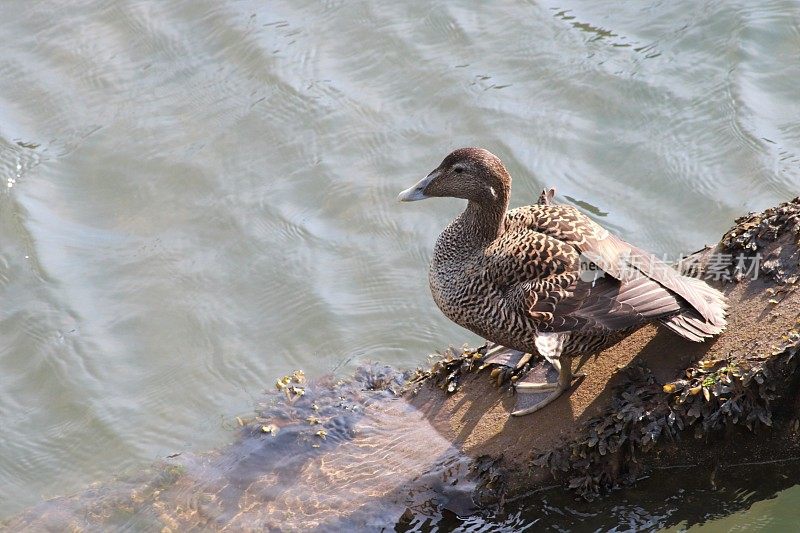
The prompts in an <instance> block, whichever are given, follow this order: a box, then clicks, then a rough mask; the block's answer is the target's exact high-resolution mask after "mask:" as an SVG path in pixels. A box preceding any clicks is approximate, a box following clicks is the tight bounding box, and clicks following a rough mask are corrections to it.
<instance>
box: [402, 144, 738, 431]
mask: <svg viewBox="0 0 800 533" xmlns="http://www.w3.org/2000/svg"><path fill="white" fill-rule="evenodd" d="M510 194H511V176H510V174H509V172H508V170H507V169H506V167H505V165H504V164H503V163H502V161H501V160H500V158H498V157H497V156H496V155H494V154H492V153H491V152H489V151H488V150H485V149H483V148H477V147H469V148H459V149H457V150H455V151H453V152H452V153H450V154H449V155H447V157H445V158H444V160H442V162H441V164H439V166H438V167H436V168H435V169H434V170H432V171H431V172H430V173H429V174H427V175H426V176H425V177H424V178H422V179H421V180H419V181H418V182H417V183H415V184H414V185H412V186H411V187H409V188H408V189H406V190H404V191H402V192H401V193H400V194H399V196H398V200H399V201H401V202H413V201H419V200H426V199H429V198H437V197H452V198H460V199H463V200H466V202H467V205H466V208H465V209H464V211H463V212H462V213H461V214H460V215H459V216H458V217H456V218H455V220H453V221H452V222H450V224H449V225H448V226H447V227H446V228H445V229H444V230H443V231H442V233H441V234H440V235H439V237H438V239H437V240H436V244H435V246H434V248H433V256H432V259H431V262H430V268H429V271H428V282H429V285H430V290H431V294H432V295H433V300H434V302H435V303H436V305H437V306H438V307H439V309H440V310H441V311H442V313H444V315H445V316H446V317H447V318H449V319H450V320H452V321H453V322H455V323H456V324H458V325H460V326H462V327H464V328H466V329H468V330H470V331H472V332H473V333H475V334H477V335H480V336H481V337H483V338H485V339H487V340H488V341H490V342H491V343H492V345H493V346H495V347H494V348H493V349H492V350H491V352H496V351H499V350H512V351H515V352H517V353H520V354H525V355H526V357H528V358H529V357H530V356H531V355H532V354H538V355H540V356H542V357H543V358H544V359H545V360H547V361H548V362H549V363H550V364H551V365H552V366H553V368H554V369H555V370H556V371H557V373H558V379H557V380H556V381H555V382H549V381H546V382H535V381H534V382H525V381H524V380H522V381H518V382H516V384H515V385H514V387H515V390H516V392H517V393H520V394H540V395H541V394H542V393H546V396H544V399H542V400H541V401H539V402H538V403H535V404H534V405H532V406H528V407H525V408H524V409H518V410H515V411H513V412H512V413H511V414H512V415H514V416H523V415H527V414H531V413H534V412H536V411H539V410H540V409H542V408H544V407H545V406H547V405H549V404H550V403H552V402H553V401H555V400H556V399H557V398H558V397H559V396H560V395H561V394H563V393H564V392H565V391H567V390H569V389H570V388H571V386H572V384H573V382H574V381H575V379H576V378H578V377H579V375H575V374H574V373H573V371H572V359H573V358H574V357H577V356H587V355H594V354H598V353H599V352H600V351H602V350H603V349H605V348H607V347H609V346H611V345H613V344H615V343H617V342H619V341H620V340H621V339H623V338H624V337H625V336H627V335H630V334H631V333H633V332H634V331H636V330H637V329H639V328H640V327H642V326H644V325H645V324H649V323H653V322H655V323H659V324H662V325H663V326H665V327H666V328H667V329H669V330H670V331H672V332H673V333H675V334H677V335H679V336H681V337H683V338H685V339H688V340H690V341H693V342H703V341H705V340H707V339H709V338H712V337H714V336H716V335H719V334H720V333H721V332H722V331H723V330H724V329H725V326H726V310H727V302H726V300H725V297H724V296H723V294H722V293H721V292H720V291H718V290H717V289H715V288H713V287H711V286H710V285H708V284H707V283H705V282H704V281H702V280H700V279H697V278H693V277H689V276H686V275H682V274H681V273H680V272H678V270H676V269H675V268H673V267H672V266H671V265H669V264H668V263H666V262H664V261H661V260H659V259H658V258H656V257H655V256H654V255H653V254H652V253H649V252H647V251H645V250H643V249H641V248H639V247H637V246H634V245H633V244H630V243H628V242H626V241H625V240H623V239H622V238H620V237H619V236H617V235H614V234H613V233H611V232H609V231H608V230H607V229H605V228H604V227H602V226H601V225H600V224H598V223H597V222H595V221H594V220H592V219H591V218H589V217H588V216H586V215H585V214H583V213H582V212H581V211H579V210H578V209H577V208H576V207H574V206H571V205H565V204H559V203H556V202H555V201H554V200H553V196H554V190H552V189H551V190H550V191H544V192H543V193H542V196H541V197H540V199H539V202H537V204H535V205H527V206H524V207H518V208H515V209H511V210H509V208H508V206H509V199H510ZM488 355H489V354H487V356H488Z"/></svg>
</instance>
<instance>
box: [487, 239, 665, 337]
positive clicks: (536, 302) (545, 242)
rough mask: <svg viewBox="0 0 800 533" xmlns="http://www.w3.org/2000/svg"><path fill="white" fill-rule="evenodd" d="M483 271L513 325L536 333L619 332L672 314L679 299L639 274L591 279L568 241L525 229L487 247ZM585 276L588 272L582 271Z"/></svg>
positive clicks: (500, 307)
mask: <svg viewBox="0 0 800 533" xmlns="http://www.w3.org/2000/svg"><path fill="white" fill-rule="evenodd" d="M484 259H485V261H484V267H485V270H484V273H485V276H486V277H487V279H488V280H489V281H491V284H492V286H494V287H497V288H498V292H499V294H498V297H497V298H496V299H495V301H494V304H495V305H497V306H498V309H499V314H500V316H503V315H506V316H507V317H510V323H513V324H514V325H515V327H521V328H524V327H525V326H524V322H527V321H530V320H532V321H533V322H534V323H535V327H536V328H537V330H538V331H542V332H564V331H576V330H581V331H589V330H590V331H593V332H597V333H601V332H602V331H619V330H625V329H628V328H631V327H635V326H638V325H641V324H643V323H645V322H647V321H650V320H653V319H656V318H661V317H664V316H667V315H670V314H674V313H676V312H678V311H679V310H680V309H681V306H680V303H679V302H678V299H677V298H676V297H675V296H674V295H673V294H671V293H670V292H669V291H667V290H665V289H664V288H663V287H661V286H660V285H659V284H658V283H655V282H654V281H652V280H650V279H648V278H646V277H644V276H640V278H639V279H637V280H633V281H630V282H620V281H619V280H616V279H614V278H611V277H607V276H606V277H598V278H595V277H594V276H593V275H592V274H591V273H587V271H585V270H582V269H581V263H580V261H581V260H580V254H579V253H578V251H577V250H576V249H575V247H574V246H572V245H571V244H569V243H566V242H563V241H560V240H558V239H556V238H554V237H551V236H549V235H546V234H544V233H541V232H537V231H531V230H528V229H525V228H519V227H518V228H517V229H516V230H511V231H507V232H506V233H504V234H503V235H502V236H501V237H500V238H499V239H498V240H497V241H495V242H494V243H493V244H492V245H491V246H490V247H489V248H488V249H487V251H486V255H485V258H484ZM587 274H588V275H587Z"/></svg>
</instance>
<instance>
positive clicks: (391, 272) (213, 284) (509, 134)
mask: <svg viewBox="0 0 800 533" xmlns="http://www.w3.org/2000/svg"><path fill="white" fill-rule="evenodd" d="M0 37H2V42H3V47H2V53H0V187H2V191H0V427H1V428H2V433H1V436H0V519H2V518H4V517H8V516H12V515H14V514H16V513H18V512H20V511H21V510H23V509H25V508H27V507H30V506H31V505H33V504H35V503H37V502H39V501H41V500H42V499H43V498H49V497H52V496H56V495H61V494H69V493H73V492H75V491H78V490H80V489H81V488H83V487H85V486H87V485H88V484H89V483H91V482H93V481H97V480H106V479H110V478H112V477H113V476H114V475H115V473H117V472H120V471H124V470H130V469H136V468H138V467H140V466H142V465H148V464H150V463H151V462H152V461H153V460H155V459H157V458H159V457H163V456H165V455H166V454H169V453H172V452H176V451H192V450H193V451H202V450H205V449H211V448H214V447H218V446H221V445H224V444H225V443H227V442H229V441H230V440H231V439H232V431H231V429H230V424H228V423H227V422H229V421H230V420H231V419H232V418H233V417H234V416H235V415H237V414H241V413H247V412H249V411H250V410H251V409H252V406H253V404H254V402H255V400H256V399H257V398H258V397H259V396H260V394H261V391H262V390H264V389H265V388H269V387H271V386H272V383H273V382H274V378H275V377H276V376H277V375H280V374H284V373H287V372H290V371H291V370H294V369H296V368H302V369H304V370H305V372H306V373H307V374H308V375H310V376H319V375H322V374H324V373H327V372H331V371H337V372H340V373H347V372H348V370H349V369H352V368H353V367H354V366H355V365H357V364H359V363H362V362H365V361H369V360H378V361H381V362H384V363H388V364H391V365H394V366H397V367H412V366H414V365H416V364H418V363H421V362H422V361H423V360H424V356H425V354H427V353H429V352H430V351H432V350H434V349H437V348H441V347H443V346H446V345H447V344H449V343H459V344H460V343H461V342H464V341H475V340H476V339H475V337H474V336H473V335H471V334H469V333H468V332H466V331H465V330H462V329H461V328H459V327H457V326H455V325H453V324H451V323H449V322H448V321H447V319H445V318H444V317H443V316H442V315H441V314H440V313H439V311H438V310H437V309H436V307H435V305H434V304H433V302H432V300H431V298H430V296H429V293H428V289H427V278H426V269H427V261H428V258H429V255H430V252H431V248H432V245H433V242H434V240H435V238H436V236H437V234H438V233H439V231H440V230H441V229H442V228H443V227H444V225H445V224H446V223H447V222H448V221H449V220H450V219H451V218H452V217H453V216H454V215H455V214H456V213H457V212H458V210H459V209H460V208H461V205H460V203H459V201H456V200H439V201H436V202H431V203H429V202H422V203H419V204H414V205H400V204H397V203H396V202H395V197H396V194H397V192H399V191H400V190H401V189H404V188H406V187H407V186H409V185H410V184H412V183H413V182H415V181H416V180H417V179H419V178H420V177H421V176H422V175H424V174H426V173H427V172H428V171H429V170H431V169H432V168H433V167H435V166H436V165H437V164H438V163H439V161H440V160H441V158H442V157H443V156H444V155H445V154H446V153H447V152H449V151H450V150H451V149H453V148H455V147H458V146H464V145H479V146H484V147H486V148H488V149H490V150H492V151H493V152H495V153H496V154H498V155H499V156H500V157H501V158H503V160H504V161H505V162H506V163H507V165H508V166H509V169H510V171H511V172H512V175H513V176H514V189H513V193H512V198H513V199H512V203H513V204H514V205H521V204H524V203H530V202H532V201H533V200H534V199H535V198H536V196H537V195H538V192H539V190H541V188H542V187H544V186H556V187H557V188H558V192H559V194H558V198H557V199H558V200H559V201H562V202H567V203H573V204H575V205H577V206H579V207H580V208H582V209H584V210H585V211H586V212H587V213H588V214H589V215H591V216H593V217H595V219H596V220H598V221H600V222H601V223H603V224H604V225H606V226H607V227H609V228H610V229H612V230H613V231H615V232H617V233H619V234H621V235H622V236H624V237H625V238H627V239H629V240H631V241H634V242H636V243H637V244H639V245H641V246H643V247H645V248H648V249H650V250H652V251H654V252H656V253H659V254H667V255H668V256H670V257H676V256H677V255H678V254H680V253H684V252H691V251H694V250H696V249H698V248H699V247H701V246H702V245H703V244H705V243H711V242H715V241H716V240H717V239H718V238H719V236H720V235H721V233H722V232H723V231H725V230H726V229H727V228H728V227H729V226H730V223H731V221H732V219H733V218H734V217H736V216H739V215H741V214H743V213H744V212H746V211H750V210H758V209H763V208H765V207H768V206H770V205H773V204H776V203H778V202H780V201H783V200H786V199H788V198H790V197H792V196H795V195H796V194H797V192H798V189H800V98H798V94H800V92H798V80H800V6H798V4H797V3H796V2H791V1H765V2H747V1H744V0H741V1H738V2H737V1H728V2H722V1H704V2H693V1H672V2H666V1H647V2H627V3H618V2H578V1H572V2H552V1H549V0H548V1H543V2H496V3H482V4H478V3H472V2H427V1H426V2H403V3H397V2H383V1H374V2H358V1H353V2H335V1H331V2H307V1H291V2H289V1H283V0H279V1H275V2H270V3H264V2H258V1H248V0H244V1H234V0H226V1H216V0H214V1H211V0H187V1H170V2H161V1H155V0H130V1H115V2H102V1H98V0H91V1H73V2H69V3H61V2H52V1H51V2H39V1H26V2H22V1H17V0H7V1H6V2H4V3H3V4H2V5H0ZM657 489H658V488H657V487H656V488H655V490H656V492H657ZM662 490H664V491H665V492H669V491H667V490H666V489H662ZM672 497H674V493H670V494H664V495H663V498H661V499H662V500H664V499H667V500H669V498H672ZM651 498H652V494H651ZM676 502H677V503H676V504H675V505H677V506H679V505H680V503H679V501H677V500H676ZM799 504H800V494H798V491H797V490H796V487H795V488H786V489H785V490H783V491H782V492H779V494H778V497H777V498H776V499H774V500H767V501H760V502H757V503H756V504H754V505H752V507H750V508H749V509H748V510H746V511H736V512H733V514H730V515H729V516H724V517H716V516H715V517H710V520H709V521H708V522H706V524H705V525H704V526H703V527H706V528H708V529H707V530H709V531H711V530H715V529H714V528H717V529H716V530H728V529H732V528H735V527H738V526H740V525H742V524H745V525H747V524H750V525H751V526H753V527H754V526H755V525H761V526H762V527H764V528H781V527H789V526H796V524H797V520H798V511H797V508H798V505H799ZM632 505H633V504H625V503H620V504H618V505H615V506H609V507H608V509H607V510H606V513H607V519H604V518H603V517H602V516H601V517H600V518H598V519H597V521H596V523H597V524H599V525H597V527H601V528H602V527H618V526H617V524H618V523H622V522H621V521H620V517H622V516H624V513H629V512H631V510H630V509H631V506H632ZM604 516H605V515H604ZM472 520H473V522H470V524H469V525H470V526H471V527H476V528H477V527H493V526H492V522H491V519H487V518H485V517H484V518H480V519H477V518H476V519H472ZM476 520H482V521H483V522H480V523H476V522H475V521H476ZM521 520H522V522H521V523H522V524H527V525H528V526H534V524H535V522H536V517H535V516H529V515H526V516H525V517H523V519H521ZM604 520H605V521H604ZM603 524H606V525H605V526H603ZM612 525H613V526H612ZM516 526H517V527H520V523H519V522H518V523H516ZM426 527H427V526H426ZM498 527H499V526H498Z"/></svg>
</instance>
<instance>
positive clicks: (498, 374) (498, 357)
mask: <svg viewBox="0 0 800 533" xmlns="http://www.w3.org/2000/svg"><path fill="white" fill-rule="evenodd" d="M531 357H532V354H530V353H524V352H520V351H519V350H512V349H511V348H506V347H505V346H501V345H494V346H492V347H490V348H489V350H488V351H487V352H486V355H485V356H484V357H483V364H482V365H481V368H486V367H487V366H489V365H497V366H496V367H495V368H493V369H492V372H491V380H492V383H493V384H494V385H495V386H497V387H502V386H503V385H504V384H506V383H509V382H511V383H515V382H516V381H517V380H518V379H519V378H520V377H521V376H522V375H523V374H524V373H525V371H527V365H528V363H529V362H530V360H531Z"/></svg>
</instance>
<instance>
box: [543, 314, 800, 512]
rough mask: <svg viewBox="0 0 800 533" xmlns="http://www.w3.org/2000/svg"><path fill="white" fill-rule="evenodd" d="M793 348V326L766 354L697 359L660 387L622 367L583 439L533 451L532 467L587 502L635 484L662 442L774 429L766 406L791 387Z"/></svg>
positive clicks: (648, 375) (798, 339) (796, 339)
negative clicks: (648, 456)
mask: <svg viewBox="0 0 800 533" xmlns="http://www.w3.org/2000/svg"><path fill="white" fill-rule="evenodd" d="M798 352H800V333H798V332H797V331H796V330H792V331H791V332H789V334H788V335H786V336H785V338H784V340H783V343H782V345H781V346H779V347H776V348H775V349H774V350H773V351H772V352H771V353H769V354H766V355H760V354H754V355H751V356H748V357H740V358H736V359H729V360H724V361H705V360H704V361H700V362H698V363H697V364H696V365H694V366H691V367H689V368H688V369H686V371H685V377H684V378H683V379H679V380H676V381H673V382H670V383H666V384H664V385H661V384H659V383H658V382H657V381H656V379H655V377H654V376H653V374H652V372H650V370H648V369H647V368H645V367H643V366H636V367H632V368H630V369H627V372H626V378H627V379H625V381H624V382H623V383H622V384H621V385H619V386H618V387H616V389H615V390H614V393H613V398H612V401H611V405H610V406H609V407H608V408H607V409H606V410H605V411H604V412H603V413H602V414H600V415H599V416H596V417H594V418H591V419H590V420H588V421H587V422H586V424H585V426H584V427H583V429H582V431H581V433H582V435H583V437H582V438H580V439H578V440H575V441H572V442H571V443H569V444H567V445H565V446H562V447H560V448H556V449H553V450H550V451H547V452H545V453H542V454H539V455H537V456H536V457H535V458H534V459H533V461H532V464H533V465H534V466H537V467H544V468H548V469H549V470H550V471H551V473H552V474H553V475H554V476H555V477H556V478H563V477H565V476H566V479H567V482H568V483H567V484H568V487H569V488H570V489H573V490H575V491H576V492H577V493H578V494H579V495H580V496H581V497H583V498H584V499H587V500H592V499H594V498H596V497H597V496H599V495H600V494H601V493H603V492H607V491H608V490H611V489H614V488H616V487H618V486H621V485H626V484H631V483H633V482H634V481H635V480H636V479H638V478H639V477H640V476H641V474H642V473H643V470H644V468H645V467H644V464H643V463H642V462H640V461H639V460H638V457H639V456H641V455H643V454H645V453H647V452H650V451H651V450H652V449H653V448H654V447H655V446H656V445H658V444H662V443H664V442H665V441H667V440H669V441H674V442H677V441H680V440H681V439H682V438H684V437H685V436H687V435H692V436H694V438H697V439H704V438H709V437H711V436H712V435H714V434H715V433H719V432H722V431H724V430H727V429H729V428H731V427H734V426H741V427H746V428H747V429H748V430H749V431H751V432H757V431H759V429H760V428H763V427H769V426H772V425H773V413H772V411H771V407H770V404H771V402H772V401H773V400H774V399H775V398H776V397H777V396H778V391H779V390H780V389H781V387H782V386H785V385H787V384H788V381H789V378H790V376H791V375H792V371H793V370H794V368H795V366H796V358H795V356H796V355H797V354H798ZM795 425H797V424H795Z"/></svg>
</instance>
